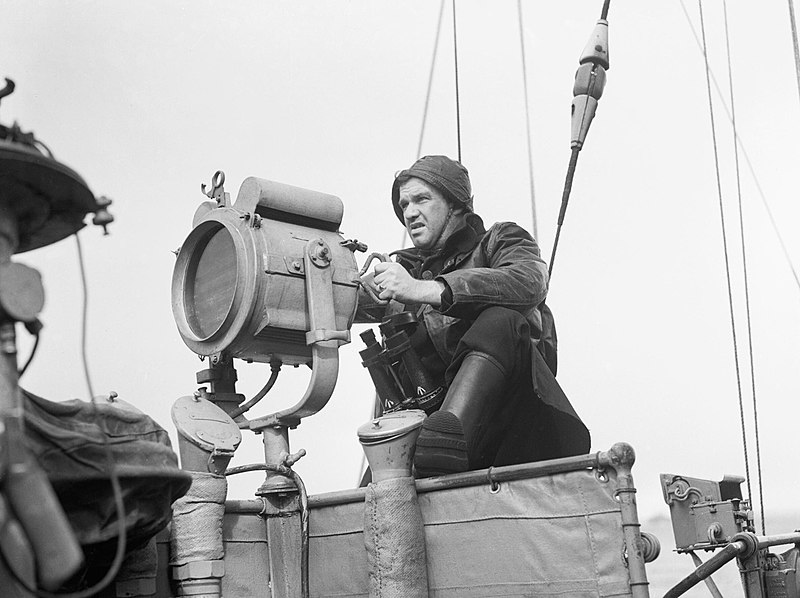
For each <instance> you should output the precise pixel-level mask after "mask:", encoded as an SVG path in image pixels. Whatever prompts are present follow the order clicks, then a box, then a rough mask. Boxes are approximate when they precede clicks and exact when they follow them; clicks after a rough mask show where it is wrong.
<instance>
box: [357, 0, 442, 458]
mask: <svg viewBox="0 0 800 598" xmlns="http://www.w3.org/2000/svg"><path fill="white" fill-rule="evenodd" d="M443 20H444V0H441V2H440V3H439V19H438V21H437V22H436V37H435V38H434V41H433V56H431V68H430V71H429V72H428V89H427V90H426V91H425V107H424V108H423V109H422V125H421V126H420V129H419V140H418V141H417V160H419V159H420V158H421V157H422V141H423V139H424V138H425V126H426V125H427V124H428V108H429V106H430V103H431V91H432V90H433V73H434V71H435V70H436V57H437V55H438V53H439V37H440V34H441V32H442V21H443ZM407 240H408V231H407V230H406V228H405V227H403V238H402V239H401V240H400V247H405V246H406V241H407ZM362 468H363V467H362Z"/></svg>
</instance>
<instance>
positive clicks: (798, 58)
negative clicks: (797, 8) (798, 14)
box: [787, 0, 800, 94]
mask: <svg viewBox="0 0 800 598" xmlns="http://www.w3.org/2000/svg"><path fill="white" fill-rule="evenodd" d="M787 2H788V3H789V24H790V25H791V27H792V46H793V47H794V71H795V77H796V78H797V93H798V94H800V47H798V44H797V19H795V16H794V1H793V0H787Z"/></svg>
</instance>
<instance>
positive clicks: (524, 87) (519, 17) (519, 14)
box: [517, 0, 539, 239]
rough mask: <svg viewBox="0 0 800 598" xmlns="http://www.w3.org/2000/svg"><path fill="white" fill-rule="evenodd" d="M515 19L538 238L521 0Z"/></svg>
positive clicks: (535, 235) (534, 230)
mask: <svg viewBox="0 0 800 598" xmlns="http://www.w3.org/2000/svg"><path fill="white" fill-rule="evenodd" d="M517 21H518V22H519V48H520V54H521V56H522V90H523V93H524V96H525V141H526V142H527V144H528V180H529V181H530V185H531V216H532V218H533V238H534V239H538V238H539V227H538V223H537V217H536V192H535V188H534V184H533V149H532V147H531V117H530V102H529V100H528V69H527V67H526V65H525V33H524V29H523V27H522V0H517Z"/></svg>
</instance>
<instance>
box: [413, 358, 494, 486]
mask: <svg viewBox="0 0 800 598" xmlns="http://www.w3.org/2000/svg"><path fill="white" fill-rule="evenodd" d="M507 382H508V380H507V377H506V374H505V373H504V372H503V370H501V369H500V367H499V366H498V365H497V364H496V363H495V362H494V361H493V360H491V359H490V358H488V357H487V356H485V355H483V354H481V353H469V354H468V355H467V356H466V357H465V358H464V361H463V362H462V364H461V367H460V368H459V370H458V373H457V374H456V376H455V378H454V379H453V382H452V384H451V385H450V388H448V390H447V396H446V397H445V399H444V402H443V403H442V406H441V408H440V409H439V411H435V412H434V413H432V414H431V415H430V416H429V417H428V418H427V419H426V420H425V422H424V423H423V424H422V430H421V432H420V435H419V438H418V439H417V447H416V452H415V455H414V466H415V467H416V470H417V476H418V477H431V476H435V475H446V474H449V473H459V472H462V471H469V470H470V469H481V468H483V467H488V466H490V465H491V464H492V461H493V459H494V455H495V453H496V452H497V449H498V447H499V445H500V441H501V440H502V437H501V434H502V430H503V427H504V426H503V425H502V422H498V421H496V415H497V413H498V412H499V410H500V407H501V405H502V403H503V400H502V399H503V395H504V390H505V388H506V386H507Z"/></svg>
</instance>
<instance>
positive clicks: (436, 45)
mask: <svg viewBox="0 0 800 598" xmlns="http://www.w3.org/2000/svg"><path fill="white" fill-rule="evenodd" d="M443 17H444V0H441V2H440V3H439V20H438V21H437V23H436V37H435V39H434V41H433V56H432V57H431V68H430V71H429V72H428V89H427V91H426V92H425V107H424V108H423V110H422V126H421V127H420V130H419V142H418V143H417V159H419V158H421V157H422V140H423V138H424V137H425V125H426V124H427V122H428V106H429V105H430V102H431V90H432V89H433V73H434V71H435V70H436V68H435V67H436V55H437V54H438V52H439V35H440V34H441V32H442V20H443ZM403 242H405V237H403Z"/></svg>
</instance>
